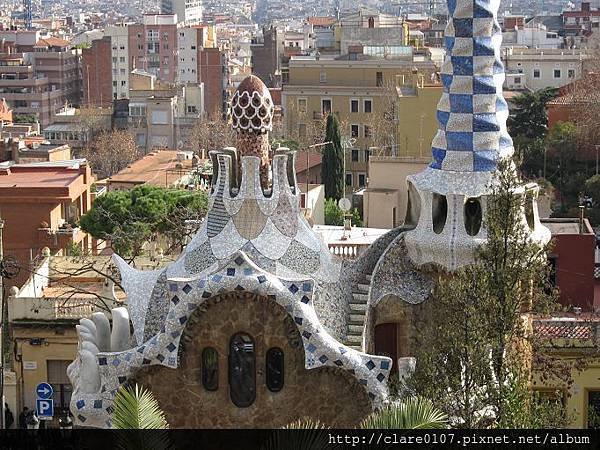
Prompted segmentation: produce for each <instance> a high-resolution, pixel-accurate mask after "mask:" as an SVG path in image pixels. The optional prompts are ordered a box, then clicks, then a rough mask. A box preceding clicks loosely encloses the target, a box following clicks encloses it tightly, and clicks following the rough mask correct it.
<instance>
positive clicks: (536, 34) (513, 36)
mask: <svg viewBox="0 0 600 450" xmlns="http://www.w3.org/2000/svg"><path fill="white" fill-rule="evenodd" d="M562 43H563V39H562V38H561V37H560V36H559V35H558V33H556V32H554V31H548V29H547V28H546V26H545V25H543V24H541V23H533V24H532V23H528V24H526V25H525V27H524V28H516V29H514V30H506V31H504V32H503V33H502V45H503V46H505V47H507V46H513V45H516V46H524V47H529V48H542V49H551V48H559V47H560V46H561V44H562Z"/></svg>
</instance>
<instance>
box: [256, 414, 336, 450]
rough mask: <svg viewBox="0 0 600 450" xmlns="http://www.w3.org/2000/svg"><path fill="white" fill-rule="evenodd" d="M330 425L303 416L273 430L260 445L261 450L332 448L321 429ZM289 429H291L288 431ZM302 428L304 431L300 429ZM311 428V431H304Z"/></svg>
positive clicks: (319, 449)
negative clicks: (279, 428) (281, 428)
mask: <svg viewBox="0 0 600 450" xmlns="http://www.w3.org/2000/svg"><path fill="white" fill-rule="evenodd" d="M329 428H330V427H328V426H327V425H325V424H324V423H323V422H321V421H319V420H318V419H312V418H310V417H303V418H301V419H298V420H296V421H294V422H292V423H289V424H288V425H286V426H284V427H283V430H285V431H283V430H275V431H273V432H272V434H271V435H270V436H269V439H268V440H267V441H266V443H265V444H264V445H263V446H262V447H261V449H262V450H284V449H285V450H326V449H333V448H335V447H333V448H332V447H331V445H330V443H329V438H328V434H327V433H326V432H324V431H323V430H327V429H329ZM290 430H291V431H290ZM300 430H304V431H300ZM306 430H311V431H306Z"/></svg>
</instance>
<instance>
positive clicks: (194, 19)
mask: <svg viewBox="0 0 600 450" xmlns="http://www.w3.org/2000/svg"><path fill="white" fill-rule="evenodd" d="M160 12H161V13H162V14H175V15H177V20H178V21H179V22H182V23H184V24H186V25H194V24H197V23H199V22H201V21H202V0H161V1H160Z"/></svg>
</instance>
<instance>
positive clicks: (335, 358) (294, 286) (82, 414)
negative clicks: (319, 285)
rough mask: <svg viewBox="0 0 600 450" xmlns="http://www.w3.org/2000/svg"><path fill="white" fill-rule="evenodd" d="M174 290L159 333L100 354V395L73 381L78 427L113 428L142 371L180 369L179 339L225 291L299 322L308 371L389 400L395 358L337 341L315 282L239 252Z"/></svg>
mask: <svg viewBox="0 0 600 450" xmlns="http://www.w3.org/2000/svg"><path fill="white" fill-rule="evenodd" d="M168 291H169V296H170V301H169V310H168V314H167V318H166V321H165V323H164V325H163V326H162V328H161V330H160V332H159V333H158V334H157V335H155V336H153V337H152V338H151V339H149V340H148V341H146V342H144V343H143V344H142V345H139V346H136V347H134V348H131V349H129V350H126V351H122V352H118V353H108V352H99V353H98V354H97V355H95V359H96V360H95V362H96V364H97V366H98V372H99V378H100V382H99V391H98V392H93V393H84V392H82V391H81V389H80V385H79V381H80V380H79V379H78V378H72V382H73V385H74V392H73V397H72V400H71V409H72V411H73V412H74V413H75V422H76V423H77V424H78V425H82V426H95V427H108V426H110V413H109V410H108V409H109V408H110V406H111V405H112V399H113V398H114V394H115V392H116V390H117V389H118V387H119V386H120V385H121V384H123V383H125V381H126V380H127V379H129V378H132V377H133V376H134V375H135V373H136V370H137V369H138V368H139V367H143V366H147V365H163V366H166V367H170V368H173V369H175V368H176V367H177V351H178V348H179V340H180V337H181V334H182V332H183V330H184V328H185V325H186V322H187V320H188V319H189V318H190V316H191V315H192V314H193V312H194V310H195V309H196V308H197V307H198V306H200V305H202V304H203V303H205V302H206V301H207V300H208V299H209V298H211V297H214V296H215V295H219V294H220V293H223V292H235V291H245V292H251V293H254V294H257V295H262V296H266V297H268V298H270V299H272V300H273V301H276V302H277V303H278V304H279V305H281V306H282V307H283V308H284V309H285V311H286V312H287V314H288V315H289V316H290V317H291V318H293V320H294V323H295V324H296V327H297V329H298V332H299V333H300V335H301V336H302V343H303V346H304V352H305V367H306V368H307V369H314V368H318V367H324V366H329V367H337V368H340V369H343V370H346V371H348V372H349V373H350V374H352V375H353V376H354V377H355V378H356V379H357V380H358V381H359V383H360V384H361V385H363V386H364V388H365V389H366V391H367V393H368V395H369V398H370V399H371V400H372V401H373V405H374V406H375V407H377V406H381V405H382V404H383V402H384V401H385V400H386V399H387V380H388V377H389V372H390V369H391V359H389V358H387V357H382V356H373V355H368V354H365V353H362V352H359V351H356V350H353V349H351V348H349V347H346V346H344V345H343V344H341V343H340V342H338V341H337V340H336V339H335V338H333V337H332V336H331V335H330V334H329V333H328V332H327V330H326V329H325V328H324V327H323V325H322V324H321V322H320V320H319V318H318V317H317V314H316V313H315V310H314V307H313V294H314V282H313V281H312V280H310V279H305V280H294V281H292V280H283V279H281V278H278V277H275V276H273V275H271V274H269V273H267V272H264V271H262V270H261V269H260V268H258V267H257V266H256V265H254V264H253V263H252V262H251V261H250V260H249V259H248V258H247V256H246V255H245V254H244V253H242V252H238V253H236V254H235V255H234V256H233V257H232V260H231V261H229V263H228V264H225V265H223V266H222V267H221V269H220V270H219V271H217V272H215V273H213V274H212V275H210V276H206V277H200V278H190V279H176V280H173V279H171V280H168ZM80 339H82V336H81V334H80ZM81 353H82V352H81V350H80V351H79V353H78V359H77V360H76V362H75V363H74V364H75V366H81V364H82V362H83V361H82V358H81ZM88 363H89V361H88ZM75 366H74V367H75ZM72 370H73V369H72ZM72 370H71V373H72Z"/></svg>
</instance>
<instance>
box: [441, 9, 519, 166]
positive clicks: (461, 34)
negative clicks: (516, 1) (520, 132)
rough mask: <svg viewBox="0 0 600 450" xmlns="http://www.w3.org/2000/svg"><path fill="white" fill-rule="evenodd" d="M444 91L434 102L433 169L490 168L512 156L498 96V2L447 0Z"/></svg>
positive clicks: (503, 105) (504, 110)
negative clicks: (447, 16)
mask: <svg viewBox="0 0 600 450" xmlns="http://www.w3.org/2000/svg"><path fill="white" fill-rule="evenodd" d="M447 3H448V11H449V13H450V19H449V22H448V26H447V27H446V32H445V46H446V51H447V54H446V59H445V61H444V64H443V66H442V73H441V76H442V82H443V84H444V91H443V94H442V98H441V99H440V102H439V104H438V111H437V118H438V122H439V124H440V125H439V129H438V132H437V134H436V136H435V137H434V139H433V142H432V148H431V152H432V154H433V162H432V163H431V167H432V168H433V169H442V170H448V171H457V172H489V171H493V170H494V169H495V168H496V162H497V160H498V159H499V158H505V157H510V156H511V155H512V154H513V143H512V139H511V138H510V136H509V135H508V131H507V129H506V119H507V118H508V106H507V104H506V101H505V100H504V97H503V96H502V84H503V83H504V66H503V65H502V61H501V59H500V44H501V42H502V32H501V29H500V26H499V24H498V20H497V14H498V8H499V6H500V0H447Z"/></svg>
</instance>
